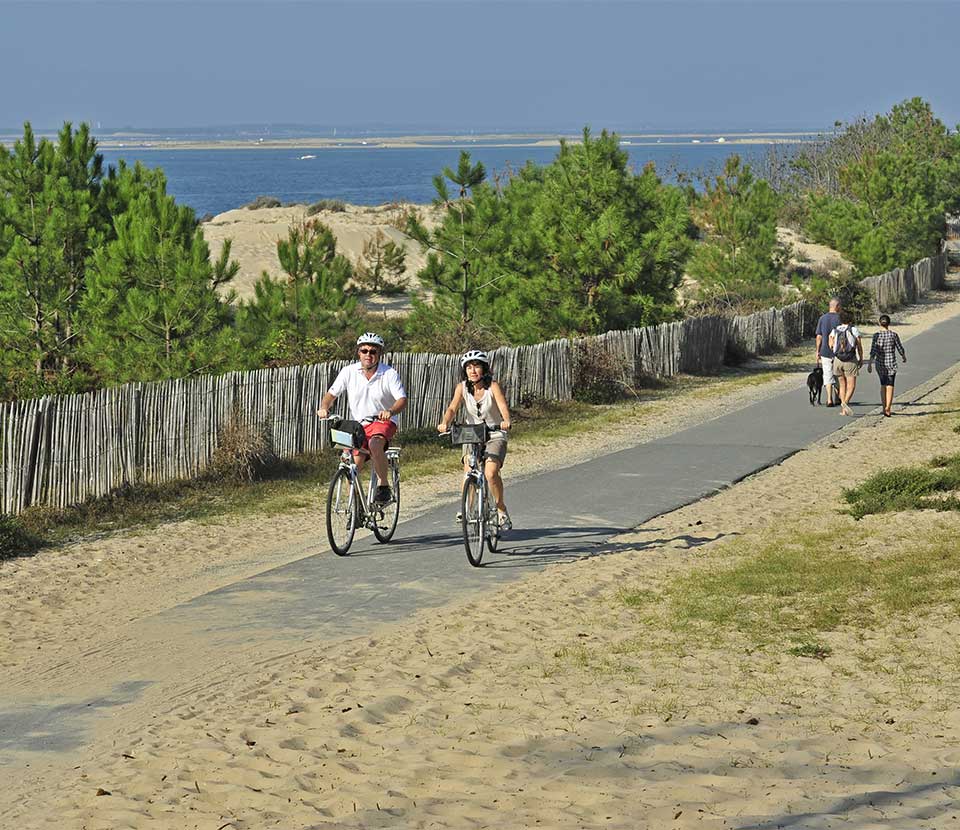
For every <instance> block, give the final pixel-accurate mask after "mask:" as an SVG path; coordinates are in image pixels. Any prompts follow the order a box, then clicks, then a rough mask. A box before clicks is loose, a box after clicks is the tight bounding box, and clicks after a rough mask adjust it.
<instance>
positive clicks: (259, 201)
mask: <svg viewBox="0 0 960 830" xmlns="http://www.w3.org/2000/svg"><path fill="white" fill-rule="evenodd" d="M282 206H283V202H281V201H280V200H279V199H278V198H277V197H276V196H257V198H256V199H254V200H253V201H252V202H247V203H246V204H245V205H244V207H245V208H246V209H247V210H260V208H278V207H282Z"/></svg>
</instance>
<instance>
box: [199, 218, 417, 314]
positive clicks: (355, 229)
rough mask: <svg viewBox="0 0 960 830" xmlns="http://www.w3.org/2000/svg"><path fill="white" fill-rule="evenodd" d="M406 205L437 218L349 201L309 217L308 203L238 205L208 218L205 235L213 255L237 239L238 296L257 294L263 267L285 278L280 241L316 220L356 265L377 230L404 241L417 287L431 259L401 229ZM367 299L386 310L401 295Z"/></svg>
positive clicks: (413, 286)
mask: <svg viewBox="0 0 960 830" xmlns="http://www.w3.org/2000/svg"><path fill="white" fill-rule="evenodd" d="M407 209H414V210H416V211H417V212H418V213H419V215H420V216H421V218H422V221H423V222H424V224H425V225H426V226H427V227H428V228H429V227H432V225H433V223H434V222H435V215H436V214H435V211H434V210H433V209H432V208H430V207H429V206H425V205H400V204H397V205H380V206H377V207H363V206H360V205H346V206H345V209H344V210H343V211H329V210H325V211H322V212H320V213H318V214H316V215H314V216H310V217H308V216H307V206H306V205H295V206H292V207H279V208H258V209H256V210H250V209H248V208H236V209H235V210H228V211H226V212H225V213H221V214H218V215H217V216H214V217H213V218H212V219H211V220H210V221H208V222H204V223H203V235H204V238H205V239H206V240H207V242H208V243H209V245H210V256H211V259H216V257H217V256H219V254H220V251H221V249H222V247H223V243H224V241H225V240H226V239H231V240H232V247H231V250H230V253H231V258H232V259H233V260H236V262H238V263H239V265H240V272H239V273H238V274H237V276H236V277H235V278H234V280H233V281H232V282H231V283H230V285H229V288H233V289H235V290H236V292H237V296H238V298H239V299H251V298H252V297H253V287H254V285H255V284H256V282H257V280H259V279H260V276H261V274H262V273H263V272H264V271H266V272H267V273H268V274H270V276H271V277H273V278H274V279H280V278H285V276H286V275H285V274H284V272H283V270H282V269H281V267H280V259H279V258H278V256H277V241H278V240H280V239H286V238H287V234H288V233H289V231H290V228H291V227H293V226H294V225H296V224H298V223H300V222H303V221H304V220H307V221H312V220H317V221H319V222H322V223H323V224H325V225H327V226H328V227H329V228H330V230H332V231H333V233H334V236H336V239H337V253H340V254H343V255H344V256H346V257H347V258H348V259H349V260H350V261H351V262H353V263H354V264H355V265H356V264H357V262H359V261H360V259H361V258H362V256H363V246H364V245H365V244H366V243H367V242H368V241H369V240H370V239H373V238H374V237H375V236H376V234H377V233H378V232H381V233H383V234H384V236H386V237H387V238H388V239H389V240H390V241H392V242H394V243H396V244H398V245H402V246H403V247H404V249H405V250H406V252H407V259H406V266H407V269H406V273H405V276H406V278H407V280H408V282H409V285H410V288H411V290H414V289H416V288H418V287H419V283H418V281H417V277H416V275H417V272H418V271H419V270H420V269H421V268H423V266H424V264H425V263H426V253H425V252H424V250H423V249H422V248H421V247H420V245H419V244H418V243H416V242H414V241H413V240H412V239H410V238H409V237H408V236H406V235H405V234H403V233H402V232H401V231H399V230H398V229H397V227H396V225H397V223H398V222H399V221H400V218H401V216H402V213H403V211H404V210H407ZM364 302H365V304H366V305H368V306H369V307H371V308H381V307H385V308H387V309H390V308H393V307H395V306H397V303H398V301H397V299H396V298H389V297H378V296H373V297H367V298H365V299H364ZM400 305H401V306H402V305H403V301H401V302H400Z"/></svg>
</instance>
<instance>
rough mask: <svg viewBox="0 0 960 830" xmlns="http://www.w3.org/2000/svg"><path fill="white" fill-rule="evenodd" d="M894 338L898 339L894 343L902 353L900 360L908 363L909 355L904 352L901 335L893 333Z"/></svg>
mask: <svg viewBox="0 0 960 830" xmlns="http://www.w3.org/2000/svg"><path fill="white" fill-rule="evenodd" d="M893 336H894V337H895V338H896V340H894V341H893V342H894V343H896V345H897V351H898V352H900V359H901V360H902V361H903V362H904V363H906V362H907V353H906V352H905V351H904V350H903V342H902V341H901V340H900V335H899V334H897V333H896V332H894V333H893Z"/></svg>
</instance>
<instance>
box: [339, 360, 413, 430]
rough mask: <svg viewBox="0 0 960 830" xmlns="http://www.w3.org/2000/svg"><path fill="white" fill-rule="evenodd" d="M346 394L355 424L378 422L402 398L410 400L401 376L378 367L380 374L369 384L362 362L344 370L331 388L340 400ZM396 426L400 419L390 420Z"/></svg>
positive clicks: (390, 367) (394, 371) (379, 364)
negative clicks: (371, 419)
mask: <svg viewBox="0 0 960 830" xmlns="http://www.w3.org/2000/svg"><path fill="white" fill-rule="evenodd" d="M344 391H346V393H347V401H348V402H349V404H350V417H352V418H353V419H354V420H355V421H362V420H363V419H364V418H376V417H377V413H378V412H380V411H382V410H384V409H390V407H392V406H393V405H394V404H395V403H396V402H397V401H398V400H400V398H405V397H407V391H406V390H405V389H404V388H403V383H402V382H401V380H400V375H399V374H397V370H396V369H394V368H393V367H392V366H387V364H386V363H378V364H377V371H376V373H375V374H374V375H373V377H371V378H370V380H367V376H366V375H365V374H364V373H363V368H362V367H361V365H360V361H357V362H356V363H351V364H350V365H349V366H344V367H343V368H342V369H341V370H340V374H338V375H337V379H336V380H335V381H334V382H333V384H332V385H331V386H330V394H331V395H333V396H334V397H335V398H339V397H340V396H341V395H342V394H343V393H344ZM390 420H391V421H393V422H394V423H396V421H397V419H396V417H393V418H391V419H390Z"/></svg>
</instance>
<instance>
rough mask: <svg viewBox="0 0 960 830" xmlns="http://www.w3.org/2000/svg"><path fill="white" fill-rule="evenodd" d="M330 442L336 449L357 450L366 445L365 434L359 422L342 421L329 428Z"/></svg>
mask: <svg viewBox="0 0 960 830" xmlns="http://www.w3.org/2000/svg"><path fill="white" fill-rule="evenodd" d="M330 440H331V441H333V443H334V444H336V445H337V446H338V447H345V448H348V449H354V450H359V449H361V448H362V447H363V446H364V445H365V444H366V443H367V434H366V433H365V432H364V431H363V424H361V423H360V422H359V421H350V420H347V419H344V420H342V421H340V423H339V424H337V425H336V426H335V427H330Z"/></svg>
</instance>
